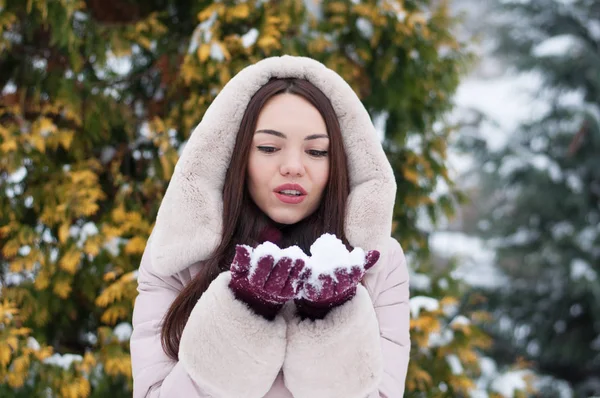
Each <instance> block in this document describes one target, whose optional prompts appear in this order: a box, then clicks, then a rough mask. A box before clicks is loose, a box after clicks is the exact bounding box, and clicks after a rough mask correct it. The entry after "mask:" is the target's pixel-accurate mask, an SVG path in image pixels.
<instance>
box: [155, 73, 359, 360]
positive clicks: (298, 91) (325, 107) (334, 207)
mask: <svg viewBox="0 0 600 398" xmlns="http://www.w3.org/2000/svg"><path fill="white" fill-rule="evenodd" d="M283 93H290V94H295V95H299V96H301V97H303V98H304V99H306V100H307V101H309V102H310V103H311V104H312V105H313V106H314V107H315V108H316V109H318V110H319V112H320V113H321V116H322V117H323V119H324V120H325V125H326V127H327V132H328V134H329V137H330V140H329V142H330V144H329V145H330V146H329V162H330V164H329V180H328V183H327V186H326V188H325V190H324V192H323V197H322V200H321V203H320V205H319V207H318V209H317V210H316V211H315V212H314V213H313V214H312V215H311V216H309V217H307V218H305V219H304V220H302V221H300V222H298V223H296V224H294V225H289V226H278V227H279V229H280V230H281V232H282V240H281V242H280V245H281V246H282V247H286V246H290V245H297V246H299V247H300V248H301V249H302V250H304V252H305V253H307V254H308V252H309V248H310V245H311V244H312V243H313V242H314V241H315V240H316V239H317V238H318V237H319V236H320V235H321V234H323V233H325V232H329V233H334V234H336V236H338V237H339V238H340V239H342V241H343V242H344V243H346V244H347V239H346V236H345V234H344V219H345V211H346V200H347V198H348V194H349V190H350V189H349V181H348V168H347V164H346V153H345V152H344V146H343V142H342V133H341V129H340V125H339V122H338V119H337V116H336V114H335V111H334V109H333V106H332V105H331V102H330V101H329V99H328V98H327V97H326V96H325V94H323V93H322V92H321V91H320V90H319V89H317V88H316V87H315V86H314V85H313V84H311V83H310V82H308V81H307V80H303V79H271V80H270V81H269V82H268V83H267V84H265V85H264V86H263V87H261V88H260V89H259V90H258V91H257V92H256V94H254V96H253V97H252V99H251V100H250V102H249V103H248V106H247V108H246V111H245V113H244V117H243V118H242V122H241V124H240V129H239V131H238V134H237V138H236V142H235V147H234V149H233V152H232V157H231V162H230V164H229V169H228V170H227V174H226V176H225V182H224V186H223V231H222V239H221V243H220V244H219V246H218V247H217V249H216V250H215V251H214V253H213V254H212V256H211V257H210V258H209V259H207V260H205V261H203V262H202V263H201V265H200V270H199V272H198V274H197V275H196V277H195V278H194V279H193V280H192V281H191V282H190V283H189V284H188V285H187V286H186V287H185V288H184V289H183V290H182V291H181V293H179V295H178V296H177V298H176V299H175V300H174V301H173V303H172V304H171V306H170V308H169V310H168V311H167V313H166V315H165V317H164V320H163V325H162V336H161V337H162V346H163V350H164V351H165V353H166V354H167V355H168V356H169V357H171V358H173V359H175V360H177V359H178V353H179V341H180V339H181V334H182V332H183V328H184V327H185V325H186V323H187V320H188V317H189V316H190V313H191V312H192V309H193V308H194V306H195V305H196V303H197V302H198V300H199V299H200V297H201V296H202V294H203V293H204V292H205V291H206V289H208V286H209V285H210V284H211V282H212V281H213V280H214V279H215V278H216V277H217V276H218V275H219V274H220V273H221V272H224V271H227V270H228V269H229V264H230V263H231V261H232V259H233V255H234V253H235V245H236V244H239V243H244V244H247V245H251V246H255V245H257V244H259V243H261V242H260V240H261V239H260V234H261V232H262V231H263V230H264V229H265V228H267V227H268V226H269V224H272V221H271V220H270V219H268V217H267V216H266V215H265V214H264V213H262V211H261V210H260V209H258V207H257V206H256V205H255V204H254V202H253V201H252V199H251V197H250V194H249V192H248V189H247V186H246V172H247V165H248V159H249V154H250V148H251V145H252V140H253V137H254V130H255V129H256V122H257V120H258V116H259V113H260V111H261V109H262V108H263V106H264V105H265V104H266V103H267V101H268V100H269V99H271V98H273V97H274V96H276V95H278V94H283Z"/></svg>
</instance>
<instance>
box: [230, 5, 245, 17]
mask: <svg viewBox="0 0 600 398" xmlns="http://www.w3.org/2000/svg"><path fill="white" fill-rule="evenodd" d="M229 15H231V16H232V17H233V18H237V19H245V18H248V16H249V15H250V6H249V5H248V3H240V4H238V5H236V6H234V7H233V8H231V9H230V10H229Z"/></svg>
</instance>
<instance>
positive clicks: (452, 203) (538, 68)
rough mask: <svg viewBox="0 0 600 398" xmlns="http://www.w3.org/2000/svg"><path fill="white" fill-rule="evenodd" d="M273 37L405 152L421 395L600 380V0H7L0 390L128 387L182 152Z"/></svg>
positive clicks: (399, 223)
mask: <svg viewBox="0 0 600 398" xmlns="http://www.w3.org/2000/svg"><path fill="white" fill-rule="evenodd" d="M281 54H294V55H306V56H310V57H313V58H316V59H318V60H319V61H321V62H323V63H325V64H326V65H328V66H329V67H330V68H332V69H334V70H336V71H337V72H338V73H340V74H341V75H342V76H343V77H344V78H345V79H346V80H347V81H348V82H349V84H351V86H352V87H353V89H354V90H355V91H356V93H357V94H358V95H359V97H360V98H361V100H362V101H363V103H364V105H365V107H366V108H367V110H368V111H369V112H370V114H371V116H372V118H373V121H374V123H375V125H376V127H377V129H378V131H379V132H380V134H381V139H382V143H383V145H384V147H385V149H386V153H387V154H388V157H389V159H390V162H391V163H392V165H393V167H394V170H395V174H396V179H397V183H398V194H397V198H396V207H395V222H394V236H395V237H397V238H398V240H399V241H400V242H401V244H402V246H403V248H404V250H405V252H406V254H407V257H408V260H409V267H410V275H411V279H410V284H411V299H410V308H411V314H412V319H411V336H412V350H411V362H410V368H409V373H408V378H407V388H406V394H405V396H407V397H476V398H479V397H530V396H535V397H593V396H600V278H599V275H598V272H599V271H600V2H599V1H597V0H503V1H501V0H487V1H484V0H448V1H442V0H377V1H375V0H349V1H348V0H334V1H331V0H326V1H319V0H277V1H275V0H249V1H246V0H235V1H225V0H222V1H218V2H213V1H202V0H146V1H141V0H104V1H100V0H0V89H1V94H0V264H1V267H0V279H1V280H0V282H1V286H0V289H1V291H0V396H2V397H106V396H111V397H115V398H116V397H127V396H131V391H132V390H131V388H132V382H131V363H130V359H129V337H130V334H131V330H132V327H131V313H132V308H133V303H134V300H135V297H136V293H137V292H136V277H137V272H136V270H137V267H138V266H139V261H140V259H141V254H142V252H143V250H144V248H145V244H146V240H147V238H148V236H149V234H150V232H151V230H152V226H153V222H154V219H155V217H156V213H157V210H158V207H159V205H160V202H161V200H162V197H163V194H164V192H165V189H166V187H167V185H168V181H169V179H170V177H171V174H172V172H173V167H174V165H175V163H176V162H177V159H178V157H179V154H180V153H181V150H182V149H183V148H184V146H185V143H186V140H187V139H188V138H189V135H190V133H191V131H192V129H193V128H194V127H195V125H196V124H197V123H198V122H199V121H200V120H201V118H202V115H203V113H204V112H205V110H206V108H207V107H208V105H209V104H210V103H211V101H212V100H213V99H214V98H215V96H216V95H217V94H218V93H219V91H220V89H221V88H222V87H223V85H224V84H226V82H227V81H228V80H229V79H230V78H231V77H232V76H234V75H235V74H236V73H237V72H238V71H239V70H241V69H242V68H244V67H245V66H247V65H249V64H251V63H254V62H256V61H258V60H260V59H262V58H264V57H266V56H274V55H281Z"/></svg>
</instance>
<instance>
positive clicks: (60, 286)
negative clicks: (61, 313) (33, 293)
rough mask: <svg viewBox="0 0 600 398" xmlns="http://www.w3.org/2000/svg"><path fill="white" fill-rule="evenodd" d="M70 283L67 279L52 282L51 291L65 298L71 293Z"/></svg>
mask: <svg viewBox="0 0 600 398" xmlns="http://www.w3.org/2000/svg"><path fill="white" fill-rule="evenodd" d="M71 289H72V287H71V283H70V281H68V280H65V279H63V280H59V281H58V282H56V283H55V284H54V288H53V289H52V291H53V292H54V294H56V295H57V296H58V297H60V298H61V299H66V298H67V297H69V294H71Z"/></svg>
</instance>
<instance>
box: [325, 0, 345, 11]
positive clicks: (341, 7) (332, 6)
mask: <svg viewBox="0 0 600 398" xmlns="http://www.w3.org/2000/svg"><path fill="white" fill-rule="evenodd" d="M327 9H328V10H329V11H331V12H333V13H340V14H341V13H344V12H346V10H348V6H347V5H346V4H345V3H342V2H339V1H335V2H333V3H329V4H328V5H327Z"/></svg>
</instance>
